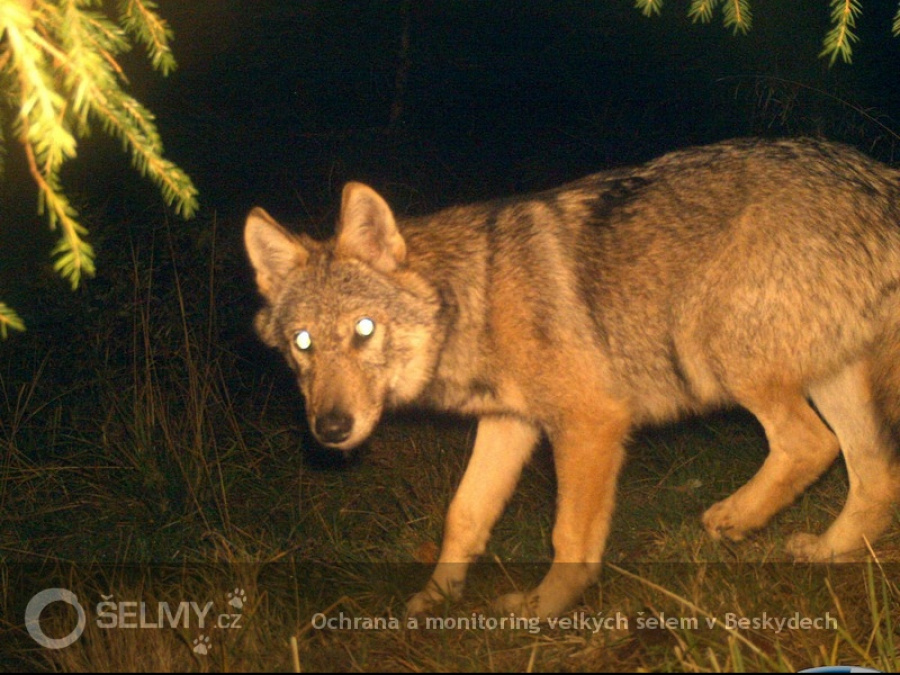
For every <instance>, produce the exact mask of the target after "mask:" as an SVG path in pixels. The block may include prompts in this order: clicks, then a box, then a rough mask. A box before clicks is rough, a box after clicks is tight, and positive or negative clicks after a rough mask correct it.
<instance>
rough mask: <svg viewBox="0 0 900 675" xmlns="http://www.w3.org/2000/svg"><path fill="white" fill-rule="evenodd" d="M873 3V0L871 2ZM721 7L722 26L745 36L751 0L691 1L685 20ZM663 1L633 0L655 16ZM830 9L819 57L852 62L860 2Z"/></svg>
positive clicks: (896, 27)
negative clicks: (829, 26)
mask: <svg viewBox="0 0 900 675" xmlns="http://www.w3.org/2000/svg"><path fill="white" fill-rule="evenodd" d="M873 1H874V0H873ZM720 5H721V6H722V16H723V20H724V21H723V23H724V24H725V27H726V28H732V29H733V30H734V32H735V33H748V32H749V31H750V29H751V28H752V26H753V15H752V12H751V9H750V0H691V2H690V5H689V6H688V17H690V18H691V19H692V20H693V21H695V22H700V23H709V22H710V21H711V20H712V16H713V14H714V13H715V10H716V8H718V7H719V6H720ZM662 6H663V0H635V7H637V8H638V9H639V10H641V13H643V14H644V16H654V15H657V14H660V13H661V12H662ZM829 6H830V7H831V28H830V29H829V31H828V33H827V34H826V35H825V39H824V40H823V46H822V51H821V52H820V53H819V57H820V58H824V57H827V58H828V65H830V66H831V65H834V62H835V61H836V60H837V59H838V57H840V58H841V60H842V61H843V62H844V63H851V62H852V57H853V44H854V43H855V42H857V41H858V39H859V38H858V37H857V35H856V33H855V32H854V29H855V28H856V20H857V19H858V18H859V16H860V14H862V0H829ZM891 31H892V32H893V34H894V36H895V37H900V3H898V7H897V11H896V13H895V14H894V19H893V22H892V25H891Z"/></svg>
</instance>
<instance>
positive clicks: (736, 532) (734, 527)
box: [703, 497, 747, 541]
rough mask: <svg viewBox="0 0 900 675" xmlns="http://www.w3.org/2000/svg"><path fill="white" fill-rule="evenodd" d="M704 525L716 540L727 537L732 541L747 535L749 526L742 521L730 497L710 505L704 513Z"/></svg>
mask: <svg viewBox="0 0 900 675" xmlns="http://www.w3.org/2000/svg"><path fill="white" fill-rule="evenodd" d="M703 527H704V528H706V531H707V532H708V533H709V536H710V537H712V538H713V539H715V540H716V541H718V540H720V539H722V537H725V538H726V539H730V540H731V541H740V540H741V539H743V538H744V537H746V536H747V528H746V527H745V526H744V524H743V523H742V522H741V516H740V514H739V513H738V512H737V510H736V509H735V507H734V501H733V500H732V499H731V498H730V497H729V498H728V499H723V500H722V501H720V502H718V503H716V504H713V505H712V506H710V507H709V508H708V509H707V510H706V513H704V514H703Z"/></svg>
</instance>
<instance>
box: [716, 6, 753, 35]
mask: <svg viewBox="0 0 900 675" xmlns="http://www.w3.org/2000/svg"><path fill="white" fill-rule="evenodd" d="M722 16H723V17H724V19H725V28H732V29H734V33H735V34H737V33H743V34H745V35H746V34H747V33H748V32H749V31H750V26H751V24H752V22H753V18H752V16H751V14H750V0H726V1H725V4H723V5H722Z"/></svg>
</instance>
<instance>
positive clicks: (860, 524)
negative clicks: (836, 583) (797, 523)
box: [788, 360, 900, 561]
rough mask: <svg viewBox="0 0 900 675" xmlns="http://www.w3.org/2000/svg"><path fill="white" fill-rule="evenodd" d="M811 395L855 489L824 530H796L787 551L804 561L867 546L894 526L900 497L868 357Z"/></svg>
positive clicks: (899, 472)
mask: <svg viewBox="0 0 900 675" xmlns="http://www.w3.org/2000/svg"><path fill="white" fill-rule="evenodd" d="M810 396H811V398H812V400H813V402H814V403H815V404H816V407H817V408H818V409H819V411H820V412H821V413H822V416H823V417H824V418H825V420H826V421H827V422H828V424H829V425H830V426H831V428H832V429H834V431H835V433H836V434H837V437H838V440H839V441H840V444H841V449H842V451H843V453H844V459H845V461H846V463H847V474H848V475H849V479H850V491H849V494H848V496H847V503H846V504H845V505H844V509H843V510H842V511H841V513H840V514H839V515H838V517H837V518H836V519H835V521H834V522H833V523H832V524H831V527H829V528H828V530H827V531H826V532H825V534H823V535H822V536H816V535H813V534H805V533H804V534H797V535H794V536H793V537H792V538H791V539H790V541H789V542H788V551H789V552H790V553H791V554H792V555H793V556H794V557H796V558H799V559H803V560H814V561H824V560H839V559H841V558H842V557H847V555H848V554H852V553H853V552H854V551H856V552H858V551H859V550H860V549H864V548H865V546H866V543H867V542H869V543H871V542H874V541H875V539H876V538H878V536H879V535H880V534H881V533H882V532H884V530H885V529H886V528H887V527H888V526H889V525H890V523H891V520H892V516H893V513H892V508H891V506H892V504H893V503H894V502H896V501H897V500H898V499H900V466H898V463H897V461H896V460H895V458H894V457H893V451H894V449H893V448H892V447H891V439H890V436H889V434H888V433H887V430H886V428H885V426H884V423H883V420H881V419H880V415H879V411H878V410H877V409H876V406H875V405H873V399H872V391H871V387H870V364H869V362H868V361H865V360H863V361H859V362H857V363H854V364H853V365H851V366H848V367H846V368H844V370H842V371H841V372H839V373H838V374H837V375H836V376H834V377H832V378H831V379H830V380H827V381H825V382H823V383H820V384H818V385H816V386H814V387H811V388H810Z"/></svg>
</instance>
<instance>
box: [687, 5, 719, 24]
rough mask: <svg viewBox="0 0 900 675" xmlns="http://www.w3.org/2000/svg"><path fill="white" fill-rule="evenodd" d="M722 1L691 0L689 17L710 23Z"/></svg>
mask: <svg viewBox="0 0 900 675" xmlns="http://www.w3.org/2000/svg"><path fill="white" fill-rule="evenodd" d="M720 2H721V0H691V6H690V7H689V8H688V17H689V18H690V19H691V20H692V21H695V22H696V21H699V22H700V23H709V22H710V21H712V17H713V12H715V10H716V7H718V6H719V3H720Z"/></svg>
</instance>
